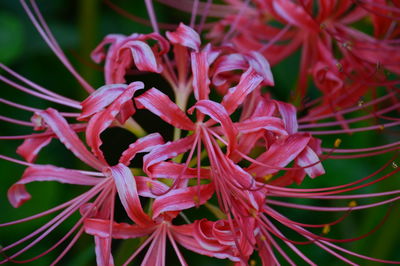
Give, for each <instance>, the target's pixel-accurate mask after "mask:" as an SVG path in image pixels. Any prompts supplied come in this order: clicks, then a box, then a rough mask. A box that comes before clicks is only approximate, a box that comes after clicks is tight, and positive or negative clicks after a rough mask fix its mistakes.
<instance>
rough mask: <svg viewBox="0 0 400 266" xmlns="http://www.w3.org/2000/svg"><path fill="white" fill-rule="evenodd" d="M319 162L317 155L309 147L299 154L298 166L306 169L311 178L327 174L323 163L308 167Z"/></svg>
mask: <svg viewBox="0 0 400 266" xmlns="http://www.w3.org/2000/svg"><path fill="white" fill-rule="evenodd" d="M318 161H319V158H318V156H317V154H315V152H314V151H313V150H312V149H311V148H310V147H308V146H307V147H306V148H305V149H304V150H303V151H302V152H301V153H300V154H299V157H298V158H297V163H298V165H299V166H302V167H305V168H304V171H305V172H306V173H307V174H308V176H309V177H311V178H314V177H317V176H320V175H323V174H325V170H324V167H323V166H322V164H321V163H317V164H315V165H313V166H311V167H308V166H309V165H312V164H314V163H316V162H318Z"/></svg>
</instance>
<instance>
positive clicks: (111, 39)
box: [90, 34, 125, 63]
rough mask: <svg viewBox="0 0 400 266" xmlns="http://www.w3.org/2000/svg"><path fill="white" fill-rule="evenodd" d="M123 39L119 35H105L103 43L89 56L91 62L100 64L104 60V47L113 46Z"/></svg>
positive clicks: (122, 36)
mask: <svg viewBox="0 0 400 266" xmlns="http://www.w3.org/2000/svg"><path fill="white" fill-rule="evenodd" d="M123 38H125V36H124V35H120V34H109V35H107V36H106V37H105V38H104V39H103V41H102V42H101V43H100V44H99V45H97V47H96V48H95V49H94V50H93V52H92V53H91V55H90V56H91V58H92V60H93V61H94V62H96V63H100V62H101V61H103V60H104V59H105V58H106V52H105V51H104V47H105V46H106V45H108V44H114V43H116V42H118V41H120V40H122V39H123Z"/></svg>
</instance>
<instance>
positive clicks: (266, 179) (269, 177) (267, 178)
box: [264, 174, 273, 183]
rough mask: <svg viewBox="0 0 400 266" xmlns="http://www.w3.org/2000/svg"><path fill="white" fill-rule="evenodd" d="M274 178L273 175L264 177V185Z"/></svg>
mask: <svg viewBox="0 0 400 266" xmlns="http://www.w3.org/2000/svg"><path fill="white" fill-rule="evenodd" d="M272 177H273V175H272V174H269V175H266V176H264V183H266V182H268V181H269V180H271V178H272Z"/></svg>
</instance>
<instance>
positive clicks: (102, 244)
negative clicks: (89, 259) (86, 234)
mask: <svg viewBox="0 0 400 266" xmlns="http://www.w3.org/2000/svg"><path fill="white" fill-rule="evenodd" d="M110 241H111V238H102V237H98V236H95V237H94V243H95V252H96V263H97V265H98V266H114V259H113V256H112V254H111V250H110ZM107 257H108V261H107V262H106V260H107Z"/></svg>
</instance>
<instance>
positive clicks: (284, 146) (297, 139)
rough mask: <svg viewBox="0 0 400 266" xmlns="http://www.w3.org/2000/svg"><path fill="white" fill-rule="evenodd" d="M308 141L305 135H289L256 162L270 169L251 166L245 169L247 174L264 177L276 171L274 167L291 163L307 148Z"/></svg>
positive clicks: (273, 145) (256, 165) (307, 136)
mask: <svg viewBox="0 0 400 266" xmlns="http://www.w3.org/2000/svg"><path fill="white" fill-rule="evenodd" d="M309 141H310V136H309V135H307V134H300V133H297V134H294V135H290V136H289V137H288V138H286V139H285V141H284V142H282V143H277V142H276V143H274V144H272V145H271V147H269V149H268V150H267V151H266V152H264V153H262V154H261V155H260V156H259V157H258V158H257V161H260V162H263V163H265V164H267V165H269V166H271V167H267V166H263V165H259V164H252V165H250V167H249V168H248V169H247V170H248V172H249V173H253V174H256V175H258V176H265V175H268V174H272V173H275V172H277V171H278V169H276V168H273V167H274V166H275V167H284V166H286V165H287V164H289V163H290V162H291V161H293V160H294V159H295V158H296V157H297V156H298V155H299V154H300V153H301V152H302V151H303V150H304V148H305V147H306V146H307V144H308V142H309Z"/></svg>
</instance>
